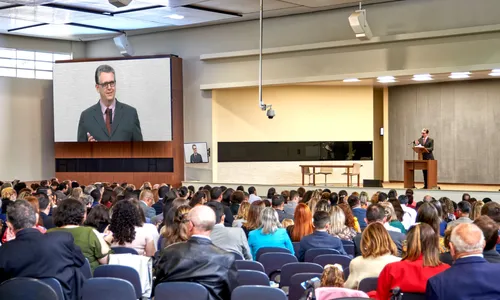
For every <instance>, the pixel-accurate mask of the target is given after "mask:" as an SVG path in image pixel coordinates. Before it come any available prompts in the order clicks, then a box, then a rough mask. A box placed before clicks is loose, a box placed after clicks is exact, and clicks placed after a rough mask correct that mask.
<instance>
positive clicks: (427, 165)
mask: <svg viewBox="0 0 500 300" xmlns="http://www.w3.org/2000/svg"><path fill="white" fill-rule="evenodd" d="M413 151H415V153H417V154H418V160H405V161H404V187H405V189H411V188H413V187H414V186H415V170H427V187H428V188H429V189H432V188H434V187H437V160H422V155H423V153H428V152H429V151H427V149H425V148H424V147H413Z"/></svg>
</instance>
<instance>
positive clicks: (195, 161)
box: [189, 145, 203, 164]
mask: <svg viewBox="0 0 500 300" xmlns="http://www.w3.org/2000/svg"><path fill="white" fill-rule="evenodd" d="M192 148H193V154H191V157H190V159H189V161H190V162H191V163H192V164H199V163H202V162H203V157H202V156H201V154H200V153H198V148H197V147H196V145H193V146H192Z"/></svg>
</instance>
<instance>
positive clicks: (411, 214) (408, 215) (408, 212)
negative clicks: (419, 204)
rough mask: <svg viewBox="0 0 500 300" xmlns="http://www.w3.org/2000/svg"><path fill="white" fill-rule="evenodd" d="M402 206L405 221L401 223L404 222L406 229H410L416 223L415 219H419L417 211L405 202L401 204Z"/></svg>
mask: <svg viewBox="0 0 500 300" xmlns="http://www.w3.org/2000/svg"><path fill="white" fill-rule="evenodd" d="M401 207H402V208H403V211H404V212H405V213H404V214H403V222H401V223H403V226H404V227H405V229H406V230H408V229H409V228H410V227H411V226H413V225H415V220H416V219H417V212H416V211H415V210H414V209H413V208H411V207H408V206H406V205H405V204H401Z"/></svg>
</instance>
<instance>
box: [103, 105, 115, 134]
mask: <svg viewBox="0 0 500 300" xmlns="http://www.w3.org/2000/svg"><path fill="white" fill-rule="evenodd" d="M105 114H106V128H107V129H108V134H111V118H112V117H113V110H112V109H111V108H106V112H105Z"/></svg>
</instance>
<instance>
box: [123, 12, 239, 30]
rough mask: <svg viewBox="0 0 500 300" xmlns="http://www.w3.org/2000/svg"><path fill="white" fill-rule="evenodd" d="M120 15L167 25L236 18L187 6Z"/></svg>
mask: <svg viewBox="0 0 500 300" xmlns="http://www.w3.org/2000/svg"><path fill="white" fill-rule="evenodd" d="M173 15H174V16H182V17H183V18H182V19H173V18H169V16H173ZM119 16H121V17H126V18H132V19H139V20H148V21H151V22H157V23H161V24H168V25H176V26H181V25H190V24H197V23H204V22H211V21H216V20H223V19H228V18H238V17H235V16H232V15H228V14H222V13H215V12H210V11H203V10H199V9H191V8H187V7H172V8H170V7H163V8H155V9H149V10H142V11H135V12H128V13H121V14H119Z"/></svg>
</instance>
